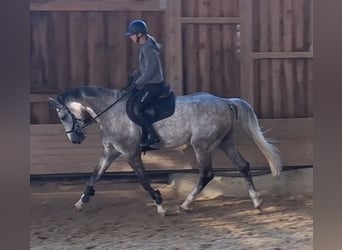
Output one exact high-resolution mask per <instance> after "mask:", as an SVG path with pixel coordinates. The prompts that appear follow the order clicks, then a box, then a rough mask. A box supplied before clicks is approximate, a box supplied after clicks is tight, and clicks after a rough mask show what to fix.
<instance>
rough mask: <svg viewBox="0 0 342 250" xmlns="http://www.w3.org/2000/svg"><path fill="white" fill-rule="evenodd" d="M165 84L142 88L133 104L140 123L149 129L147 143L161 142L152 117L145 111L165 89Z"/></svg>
mask: <svg viewBox="0 0 342 250" xmlns="http://www.w3.org/2000/svg"><path fill="white" fill-rule="evenodd" d="M163 88H164V87H163V85H161V84H147V85H146V86H144V87H143V88H142V89H141V90H139V91H138V93H137V95H136V97H135V99H134V101H133V103H132V105H133V107H132V110H133V113H134V115H135V116H136V118H137V119H138V121H139V122H138V124H139V125H140V126H142V127H144V128H145V129H146V130H147V133H148V138H147V141H146V144H147V145H151V144H155V143H158V142H159V135H158V133H157V132H156V131H155V129H154V128H153V126H152V123H151V121H150V119H149V118H148V117H147V115H146V114H145V113H144V110H145V108H146V106H148V105H149V104H150V103H151V102H153V101H154V100H155V99H156V98H158V96H159V95H160V93H161V92H162V91H163Z"/></svg>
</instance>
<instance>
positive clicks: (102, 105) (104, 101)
mask: <svg viewBox="0 0 342 250" xmlns="http://www.w3.org/2000/svg"><path fill="white" fill-rule="evenodd" d="M122 95H123V94H122V93H121V92H120V91H118V90H109V89H102V88H99V89H97V91H96V95H94V93H91V94H89V95H88V94H87V92H86V93H83V95H81V97H80V99H79V101H80V103H82V104H83V105H84V106H85V107H86V108H87V110H88V111H89V110H92V112H90V113H92V114H91V115H92V116H94V115H98V114H99V113H101V112H103V111H104V110H105V109H106V108H108V107H109V106H110V105H112V104H113V103H114V102H116V101H117V100H118V99H119V98H121V97H122Z"/></svg>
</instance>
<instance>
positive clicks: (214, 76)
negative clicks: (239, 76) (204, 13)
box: [209, 2, 236, 95]
mask: <svg viewBox="0 0 342 250" xmlns="http://www.w3.org/2000/svg"><path fill="white" fill-rule="evenodd" d="M220 7H221V6H220V4H219V2H215V4H212V5H211V8H210V9H209V11H210V13H209V14H210V16H219V15H220V12H221V8H220ZM209 29H210V31H211V36H210V38H209V39H210V42H211V46H210V47H209V50H210V59H209V62H210V63H209V72H210V73H211V77H210V78H211V79H210V86H211V88H210V90H211V93H213V94H216V95H220V94H222V93H224V92H223V90H222V85H224V81H223V72H224V69H223V67H222V66H223V64H222V59H223V58H222V37H223V33H222V25H220V24H212V25H210V26H209ZM235 84H236V83H235Z"/></svg>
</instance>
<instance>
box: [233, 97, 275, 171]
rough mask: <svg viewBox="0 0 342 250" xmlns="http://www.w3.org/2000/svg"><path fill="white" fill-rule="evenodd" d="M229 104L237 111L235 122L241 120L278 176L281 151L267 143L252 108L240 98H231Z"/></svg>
mask: <svg viewBox="0 0 342 250" xmlns="http://www.w3.org/2000/svg"><path fill="white" fill-rule="evenodd" d="M228 100H229V103H230V104H231V105H232V106H233V108H234V111H235V113H236V114H235V118H236V119H235V120H239V121H241V123H242V126H243V128H244V130H245V131H246V132H248V133H249V135H251V136H252V138H253V140H254V142H255V143H256V145H257V147H258V148H259V149H260V151H261V152H262V153H263V155H264V156H265V157H266V159H267V161H268V163H269V165H270V168H271V171H272V175H273V176H278V175H279V174H280V171H281V159H280V155H279V150H278V149H277V148H276V147H275V146H273V145H272V144H270V143H269V142H267V140H266V138H265V137H264V135H263V133H262V131H261V128H260V126H259V123H258V119H257V117H256V115H255V113H254V110H253V108H252V106H251V105H250V104H249V103H248V102H246V101H244V100H242V99H240V98H229V99H228Z"/></svg>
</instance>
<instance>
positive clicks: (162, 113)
mask: <svg viewBox="0 0 342 250" xmlns="http://www.w3.org/2000/svg"><path fill="white" fill-rule="evenodd" d="M127 105H128V107H130V106H131V105H130V103H127ZM175 107H176V95H175V94H174V93H173V91H171V90H170V88H169V87H168V86H167V87H166V88H165V91H163V93H162V94H161V95H160V96H159V97H158V98H157V99H156V100H155V101H153V102H152V103H150V104H149V105H148V106H147V107H146V108H145V110H144V113H145V114H146V115H147V117H148V118H149V119H150V121H151V123H155V122H157V121H160V120H163V119H165V118H167V117H170V116H172V115H173V114H174V112H175ZM126 111H127V115H128V117H129V118H130V119H131V120H132V121H133V122H135V121H134V120H135V115H134V114H133V111H132V110H131V109H130V108H128V109H126ZM147 135H148V133H147V131H146V129H145V128H143V127H142V141H145V140H146V139H147ZM151 149H152V148H150V147H148V148H146V149H143V151H146V150H151Z"/></svg>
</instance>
